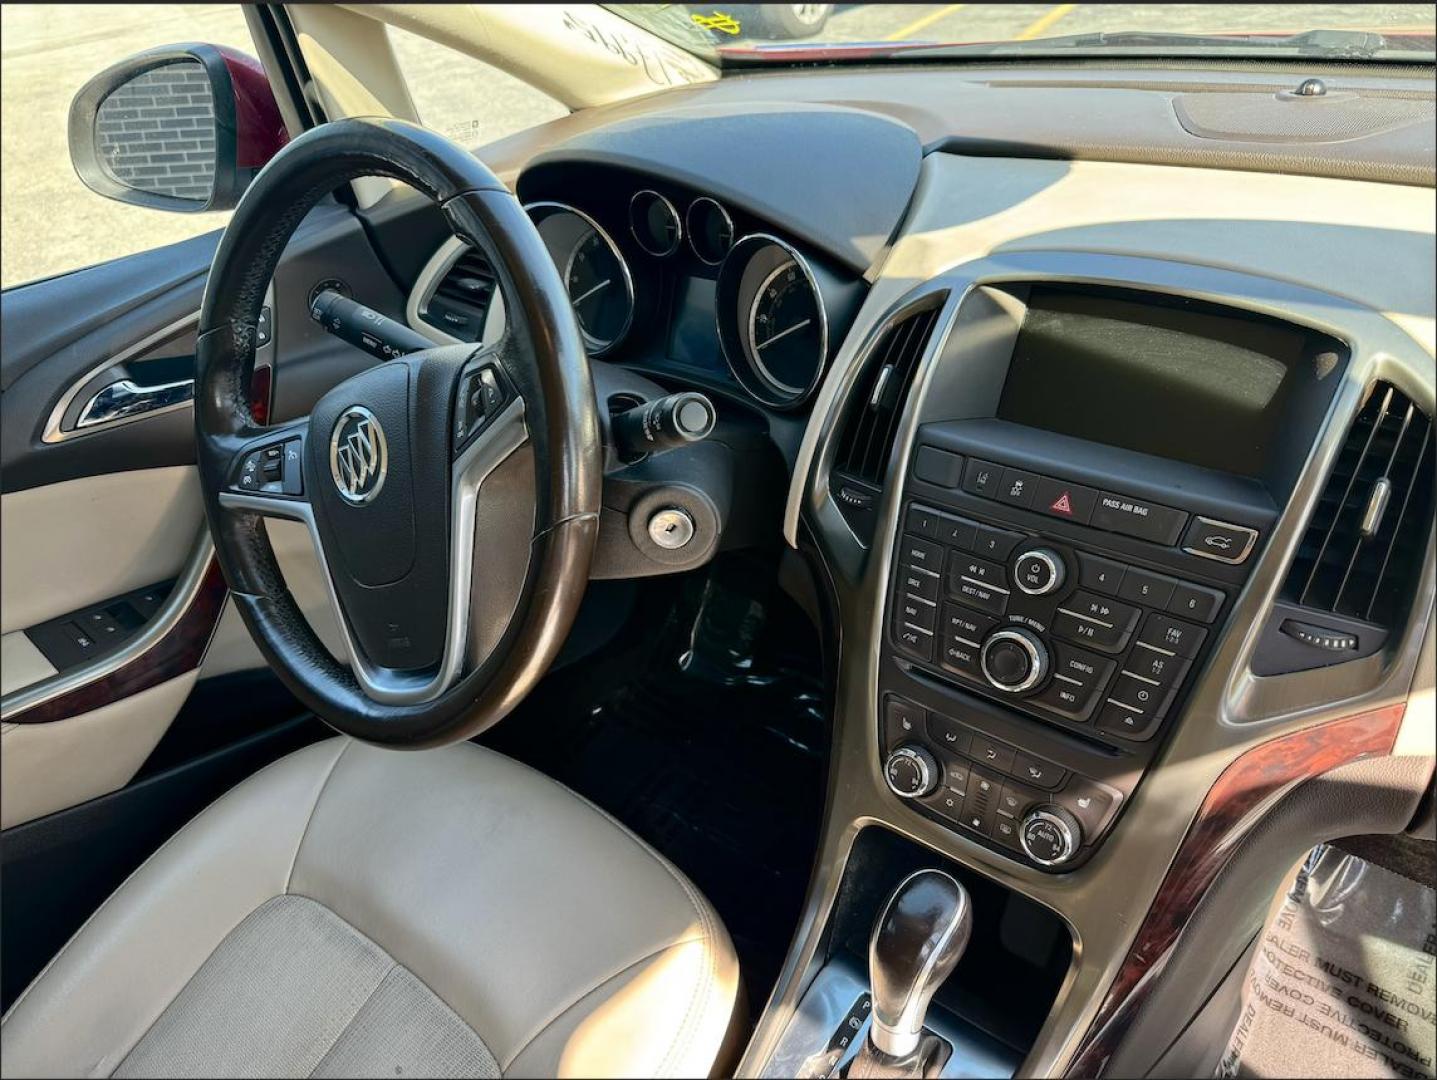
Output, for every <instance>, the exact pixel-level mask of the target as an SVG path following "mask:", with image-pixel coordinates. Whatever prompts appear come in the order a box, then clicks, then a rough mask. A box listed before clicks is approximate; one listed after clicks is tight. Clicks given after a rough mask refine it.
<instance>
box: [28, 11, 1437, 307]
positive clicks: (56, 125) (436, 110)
mask: <svg viewBox="0 0 1437 1080" xmlns="http://www.w3.org/2000/svg"><path fill="white" fill-rule="evenodd" d="M683 7H684V8H686V9H687V13H688V14H690V15H691V16H692V15H695V14H696V15H698V16H700V18H707V17H710V16H713V15H714V14H715V13H718V14H723V13H724V6H723V5H722V4H716V5H696V4H695V5H683ZM1433 21H1434V20H1433V8H1432V6H1431V5H1424V4H1392V5H1362V6H1359V5H1350V4H1334V5H1301V4H1208V5H1157V4H1144V5H1109V4H1008V5H984V4H841V5H838V6H837V8H836V10H835V11H834V14H833V15H832V17H831V18H830V19H829V22H828V25H827V26H826V27H825V28H824V30H823V32H822V33H821V34H820V35H817V36H818V37H820V38H822V39H823V40H832V41H882V40H891V41H901V40H906V41H933V42H949V41H955V42H956V41H993V40H1009V39H1018V40H1033V39H1037V38H1042V37H1049V36H1053V35H1063V34H1076V33H1087V32H1092V31H1099V30H1122V29H1131V28H1133V27H1139V28H1145V29H1152V28H1158V29H1162V30H1168V31H1182V32H1189V33H1233V32H1242V31H1249V30H1266V31H1293V32H1296V31H1299V30H1306V29H1315V28H1363V29H1399V28H1425V29H1426V30H1427V31H1428V32H1430V31H1431V28H1432V26H1433ZM751 30H752V28H751V27H750V31H751ZM393 38H394V46H395V50H396V53H397V54H398V56H399V60H400V65H401V67H402V68H404V70H405V71H406V72H411V73H413V79H412V83H413V85H412V92H413V96H414V98H415V103H416V106H417V108H418V110H419V113H420V116H421V118H422V119H423V120H424V122H425V123H427V124H429V125H430V126H432V127H434V128H436V129H438V130H440V131H442V132H444V133H445V134H448V135H450V136H451V137H454V138H457V139H460V140H462V141H464V142H466V143H469V144H471V145H476V146H477V145H482V144H483V143H485V142H487V141H489V140H491V139H494V138H498V137H499V136H501V135H504V134H508V133H509V132H512V131H517V130H521V129H523V128H525V127H529V126H531V125H533V124H537V123H541V122H543V121H545V120H549V119H552V118H553V117H555V116H558V115H560V114H561V113H562V111H563V110H562V107H561V106H560V105H559V104H558V103H557V102H555V101H552V100H551V99H549V98H547V97H545V96H544V95H542V94H539V93H538V92H537V91H534V90H532V89H531V88H529V87H527V86H525V85H524V84H522V83H519V82H517V81H516V80H515V79H513V78H511V77H510V76H508V75H506V74H504V73H503V72H500V71H497V70H495V69H493V68H489V67H486V66H485V65H482V64H479V63H477V62H476V61H473V60H471V59H470V58H468V57H465V56H462V55H460V54H458V53H454V52H451V51H449V50H446V49H444V48H443V47H441V46H435V45H433V44H431V43H429V42H426V41H424V40H423V39H420V38H415V37H412V36H411V35H407V34H395V35H393ZM712 38H713V40H714V41H715V43H716V44H726V43H732V42H737V41H743V40H746V39H747V40H752V37H751V36H750V35H749V34H745V33H744V31H743V29H742V27H740V31H739V36H733V35H726V34H723V33H719V32H714V33H713V34H712ZM0 41H3V46H0V76H3V86H0V100H3V103H4V105H3V124H0V129H3V132H0V134H3V146H0V166H3V170H2V171H0V214H2V215H3V220H0V284H3V285H4V286H5V287H7V288H8V287H9V286H11V285H15V284H20V283H23V282H26V281H32V280H35V279H37V278H42V277H47V276H49V275H52V274H56V273H62V272H64V271H67V270H73V269H76V268H78V267H81V266H86V265H90V264H92V263H96V262H101V261H104V260H106V259H111V258H115V257H117V256H120V255H125V254H129V253H131V252H135V251H141V250H144V249H146V248H150V247H155V246H158V245H161V244H166V243H171V242H174V241H176V240H181V239H184V238H186V237H189V236H193V235H196V234H197V233H200V232H204V231H207V230H208V229H212V228H218V227H220V226H221V225H223V224H224V221H225V218H226V216H225V215H223V214H203V215H181V214H172V213H164V212H161V211H154V210H145V209H141V208H139V207H132V206H125V205H122V204H119V203H115V202H111V201H110V200H107V199H103V198H101V197H100V196H98V195H95V194H93V193H92V192H90V191H89V190H87V189H86V188H85V187H84V186H83V185H81V183H80V181H79V180H78V179H77V178H76V177H75V174H74V171H73V169H72V168H71V167H70V162H69V153H68V150H67V148H66V134H65V121H66V116H67V112H68V109H69V104H70V99H71V98H72V97H73V96H74V94H75V91H76V90H78V89H79V88H80V86H82V85H83V84H84V83H85V82H86V80H88V79H89V78H90V77H91V76H92V75H94V74H95V73H97V72H98V71H100V70H102V69H103V68H105V67H107V66H109V65H110V64H112V63H115V62H116V61H118V60H121V59H123V58H124V57H126V56H129V55H131V54H133V53H136V52H139V51H141V50H143V49H147V48H151V47H154V46H156V45H161V44H167V43H173V42H181V41H205V42H209V43H212V44H216V45H230V46H233V47H235V48H238V49H241V50H242V51H245V52H249V53H253V51H254V48H253V45H252V43H251V41H250V38H249V32H248V29H247V27H246V25H245V21H244V17H243V15H242V13H241V11H240V8H239V7H238V5H230V4H175V5H141V4H128V5H126V4H115V5H109V4H88V5H86V4H54V5H40V4H33V5H31V4H5V5H0Z"/></svg>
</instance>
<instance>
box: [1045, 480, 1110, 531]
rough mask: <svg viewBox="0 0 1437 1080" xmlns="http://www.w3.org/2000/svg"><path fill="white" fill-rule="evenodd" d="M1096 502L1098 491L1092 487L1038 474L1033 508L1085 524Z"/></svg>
mask: <svg viewBox="0 0 1437 1080" xmlns="http://www.w3.org/2000/svg"><path fill="white" fill-rule="evenodd" d="M1097 502H1098V493H1097V491H1096V490H1095V489H1093V488H1090V487H1084V486H1083V485H1082V484H1069V483H1066V482H1064V481H1062V480H1054V479H1053V478H1052V477H1051V476H1040V477H1039V478H1038V486H1037V489H1036V490H1035V492H1034V498H1033V509H1035V510H1041V511H1042V512H1043V513H1045V514H1048V515H1050V516H1052V517H1055V518H1064V519H1066V520H1068V521H1076V522H1078V523H1079V524H1080V525H1086V524H1087V523H1088V522H1089V521H1090V520H1091V519H1092V516H1093V507H1094V506H1096V505H1097Z"/></svg>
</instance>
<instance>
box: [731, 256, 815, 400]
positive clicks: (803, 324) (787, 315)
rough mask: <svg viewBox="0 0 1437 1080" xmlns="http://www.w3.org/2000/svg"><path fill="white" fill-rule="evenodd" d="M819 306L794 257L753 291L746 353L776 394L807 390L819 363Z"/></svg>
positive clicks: (778, 267)
mask: <svg viewBox="0 0 1437 1080" xmlns="http://www.w3.org/2000/svg"><path fill="white" fill-rule="evenodd" d="M823 337H824V328H823V311H822V302H821V301H820V300H819V298H818V293H817V291H816V290H815V289H814V288H813V284H812V282H811V281H810V280H809V277H808V275H807V273H806V272H805V271H804V269H803V268H802V267H800V266H799V264H798V260H797V259H790V260H788V261H787V262H784V263H780V264H779V265H778V266H777V267H775V268H774V269H773V270H771V271H769V273H768V276H767V277H766V278H764V279H763V282H762V283H761V284H760V285H759V287H758V295H757V296H756V297H754V300H753V306H752V307H751V308H749V313H748V341H747V342H746V344H747V346H748V349H747V352H748V354H749V357H750V358H751V360H752V362H753V366H754V370H756V371H757V372H758V373H759V375H760V376H761V377H762V378H763V379H764V380H765V381H767V382H768V383H769V384H770V385H771V386H772V387H773V388H774V389H775V390H777V391H778V392H779V393H781V394H791V395H794V396H798V395H800V394H802V393H803V392H804V391H805V390H807V389H808V384H809V382H810V381H811V380H812V378H813V370H814V362H815V360H817V361H818V362H819V363H822V361H823Z"/></svg>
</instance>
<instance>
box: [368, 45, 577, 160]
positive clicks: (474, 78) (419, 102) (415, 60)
mask: <svg viewBox="0 0 1437 1080" xmlns="http://www.w3.org/2000/svg"><path fill="white" fill-rule="evenodd" d="M387 29H388V31H389V40H390V42H391V43H392V44H393V45H394V55H395V56H396V57H397V58H398V61H399V70H400V71H401V72H402V73H403V75H404V81H405V83H406V84H407V85H408V87H409V96H410V97H411V98H413V99H414V107H415V108H416V109H418V110H419V119H420V121H421V122H422V123H423V124H424V125H425V126H426V127H430V128H433V129H434V130H435V131H437V132H439V133H440V134H441V135H446V136H448V137H449V138H451V139H453V140H454V141H455V142H457V143H459V144H460V145H462V146H467V147H470V148H471V149H472V148H474V147H478V146H483V145H484V144H485V143H489V142H493V141H494V140H495V139H502V138H504V136H506V135H513V134H515V133H517V132H520V131H524V130H525V129H527V128H531V127H534V126H536V125H538V124H543V123H546V122H547V121H550V120H557V119H558V118H559V117H561V116H567V115H568V114H569V110H568V109H567V108H565V107H564V105H563V104H562V103H560V102H558V101H555V100H554V99H553V98H551V97H550V96H549V95H548V94H545V93H543V92H542V91H540V90H536V89H534V87H532V86H530V85H529V84H528V83H526V82H524V81H522V80H521V79H516V78H514V76H512V75H510V74H509V73H508V72H506V71H501V70H499V69H498V68H496V67H494V66H492V65H490V64H486V63H484V62H483V61H482V60H476V59H474V58H473V57H472V56H465V55H464V54H463V53H461V52H459V51H458V50H457V49H451V48H450V47H449V46H447V45H441V44H439V43H438V42H437V41H430V40H429V39H428V38H425V37H421V36H419V35H418V34H413V33H410V32H409V31H407V30H401V29H399V27H397V26H390V27H388V28H387Z"/></svg>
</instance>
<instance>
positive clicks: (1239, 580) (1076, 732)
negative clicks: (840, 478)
mask: <svg viewBox="0 0 1437 1080" xmlns="http://www.w3.org/2000/svg"><path fill="white" fill-rule="evenodd" d="M1007 299H1008V300H1009V301H1010V302H1011V304H1012V305H1013V306H1019V307H1020V308H1021V315H1020V317H1019V319H1018V320H1017V325H1018V327H1019V328H1018V329H1017V332H1016V334H1015V335H1014V337H1013V339H1012V341H1011V354H1010V355H1008V356H1007V357H1005V361H1006V368H1005V370H1004V371H1003V372H1002V375H1003V378H1002V380H1001V391H1000V392H999V393H998V394H997V396H996V398H995V399H993V400H991V401H990V402H989V404H988V408H987V409H982V408H978V409H974V410H972V411H973V412H976V413H977V415H973V416H971V418H967V419H953V420H947V419H945V420H939V421H935V422H930V423H925V424H923V425H922V426H921V427H920V428H919V429H918V433H917V437H916V439H915V440H914V444H913V451H912V453H911V455H910V457H909V460H908V462H907V467H906V470H905V473H904V478H903V497H902V504H901V512H900V515H899V531H898V533H897V535H896V536H895V538H894V559H893V568H892V573H891V577H890V580H889V584H888V589H887V596H886V606H885V612H884V627H885V634H884V642H883V650H882V663H881V664H880V678H879V688H880V700H879V701H878V702H877V703H876V704H877V705H878V709H877V715H878V718H879V719H878V723H879V725H880V732H879V735H880V739H879V743H880V748H881V753H882V755H883V760H882V768H883V773H884V778H885V779H886V781H887V783H888V786H889V787H890V789H891V790H892V791H893V792H894V793H895V794H897V795H898V796H900V797H902V798H903V799H905V800H908V801H909V803H910V804H911V805H912V806H913V807H914V808H915V809H916V810H917V811H918V812H919V813H921V814H923V815H925V816H927V817H930V818H932V819H935V820H937V821H940V822H941V823H943V824H944V825H946V826H948V827H950V828H952V829H954V830H956V831H959V832H961V833H963V834H965V835H967V836H969V837H970V838H973V839H977V840H978V841H980V842H982V843H984V844H986V845H987V846H989V847H991V848H994V849H996V850H999V851H1001V852H1003V853H1004V854H1005V855H1008V856H1009V857H1011V858H1014V859H1017V860H1020V861H1022V862H1025V863H1027V864H1028V865H1030V866H1034V867H1037V868H1040V869H1043V870H1045V871H1049V872H1060V871H1067V870H1071V869H1073V868H1075V867H1076V866H1079V865H1081V864H1082V863H1083V862H1084V861H1085V860H1086V859H1088V858H1089V857H1091V855H1092V853H1093V852H1094V851H1095V850H1096V849H1097V847H1098V846H1099V845H1100V844H1101V843H1102V841H1103V839H1104V837H1105V836H1106V834H1107V833H1108V832H1109V831H1110V830H1111V828H1112V827H1113V824H1114V822H1115V821H1116V820H1117V819H1118V817H1119V815H1120V814H1121V811H1122V808H1123V806H1124V803H1125V801H1126V800H1127V798H1128V797H1129V796H1130V795H1131V793H1132V791H1133V789H1134V788H1135V787H1136V785H1137V784H1138V783H1139V782H1140V780H1141V778H1142V775H1143V772H1144V770H1145V769H1146V768H1147V766H1148V765H1149V763H1150V762H1151V761H1152V759H1153V757H1154V755H1155V754H1156V752H1157V748H1158V747H1159V745H1160V744H1161V741H1162V739H1163V736H1164V733H1165V732H1166V731H1167V730H1168V728H1169V727H1170V726H1171V725H1172V723H1173V722H1174V720H1175V718H1176V717H1177V716H1179V715H1180V714H1181V712H1182V710H1183V707H1184V703H1185V700H1186V697H1187V694H1188V691H1189V689H1190V688H1191V686H1192V685H1193V683H1194V681H1195V679H1196V678H1197V677H1198V675H1199V674H1200V673H1201V671H1202V670H1203V668H1204V665H1205V664H1206V663H1207V662H1208V659H1209V657H1210V655H1211V653H1212V651H1213V649H1214V647H1215V643H1216V642H1217V640H1218V639H1219V637H1220V635H1221V634H1222V632H1223V630H1224V629H1225V624H1226V619H1227V615H1228V613H1229V612H1230V611H1231V610H1232V608H1233V606H1234V599H1235V597H1236V595H1237V593H1238V591H1239V590H1240V589H1241V588H1242V586H1243V585H1244V583H1245V581H1246V579H1247V574H1248V572H1249V570H1250V568H1251V567H1252V566H1253V565H1254V563H1255V562H1256V559H1257V556H1258V555H1259V554H1260V552H1261V551H1262V549H1263V545H1264V543H1265V542H1266V540H1267V539H1268V537H1269V535H1270V534H1271V532H1272V530H1273V527H1274V524H1275V522H1276V519H1277V516H1278V513H1279V510H1280V507H1281V505H1282V503H1283V502H1284V501H1285V499H1286V495H1287V493H1288V492H1289V491H1290V489H1291V485H1292V484H1293V483H1294V482H1295V479H1296V476H1297V474H1298V472H1299V470H1300V468H1301V464H1302V462H1303V460H1304V459H1305V456H1306V453H1307V451H1308V449H1309V448H1310V446H1311V439H1312V434H1313V431H1314V430H1315V425H1316V423H1317V421H1318V420H1319V419H1320V417H1321V416H1322V414H1323V412H1324V410H1325V409H1326V407H1327V405H1328V403H1329V402H1330V400H1331V395H1332V391H1333V389H1334V387H1335V384H1336V382H1337V378H1336V377H1335V375H1336V374H1340V370H1341V366H1342V365H1341V355H1340V353H1341V346H1340V345H1338V344H1337V343H1336V342H1334V341H1332V340H1331V339H1328V338H1325V337H1322V336H1321V335H1317V334H1313V333H1310V332H1307V331H1303V330H1299V329H1298V328H1295V327H1292V326H1289V325H1287V324H1282V323H1277V322H1275V321H1271V320H1265V319H1261V318H1259V317H1256V316H1251V315H1248V314H1247V313H1237V312H1235V311H1231V310H1228V309H1223V308H1216V307H1207V306H1204V305H1198V304H1194V303H1188V302H1177V301H1169V300H1166V299H1164V298H1162V297H1158V296H1156V295H1152V294H1138V293H1130V292H1126V291H1122V290H1115V289H1103V290H1097V289H1081V288H1074V287H1060V286H1044V287H1041V288H1040V287H1037V286H1035V287H1032V288H1031V289H1026V288H1025V289H1021V290H1015V291H1014V293H1013V294H1011V295H1009V296H1008V297H1007ZM943 377H944V373H943V372H942V371H941V369H940V370H939V371H937V372H935V376H934V378H935V380H936V385H935V387H934V388H933V389H932V390H930V395H931V394H933V393H935V392H936V393H938V394H940V395H941V394H942V393H943V392H944V390H943V387H942V379H943ZM961 398H962V395H961V394H959V395H958V396H957V398H956V399H957V400H961Z"/></svg>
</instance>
